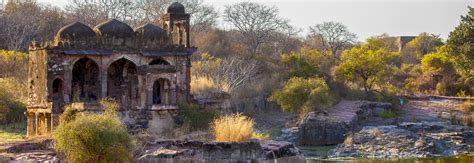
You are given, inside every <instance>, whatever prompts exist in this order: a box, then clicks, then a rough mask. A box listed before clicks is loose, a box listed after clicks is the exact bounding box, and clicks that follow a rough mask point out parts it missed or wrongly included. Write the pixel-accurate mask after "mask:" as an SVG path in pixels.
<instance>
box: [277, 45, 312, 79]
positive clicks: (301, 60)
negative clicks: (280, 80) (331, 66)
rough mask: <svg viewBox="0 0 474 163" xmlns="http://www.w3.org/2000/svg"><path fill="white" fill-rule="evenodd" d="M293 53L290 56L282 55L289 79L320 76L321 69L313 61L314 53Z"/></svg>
mask: <svg viewBox="0 0 474 163" xmlns="http://www.w3.org/2000/svg"><path fill="white" fill-rule="evenodd" d="M303 51H305V50H304V49H302V50H301V52H296V51H293V52H291V53H290V54H283V55H281V61H282V62H283V64H285V65H286V68H287V70H288V74H289V77H290V78H291V77H303V78H309V77H314V76H318V75H319V67H318V65H317V64H316V62H313V61H312V60H311V58H312V57H311V56H312V55H314V54H313V53H304V52H303Z"/></svg>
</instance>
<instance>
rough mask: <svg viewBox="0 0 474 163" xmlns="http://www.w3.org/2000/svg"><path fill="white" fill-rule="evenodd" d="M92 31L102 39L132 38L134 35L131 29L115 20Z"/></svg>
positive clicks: (104, 23)
mask: <svg viewBox="0 0 474 163" xmlns="http://www.w3.org/2000/svg"><path fill="white" fill-rule="evenodd" d="M94 29H95V30H96V31H97V32H99V33H100V34H101V35H102V36H103V37H110V36H114V37H132V36H133V35H134V32H133V29H132V27H130V26H128V25H127V24H125V23H124V22H121V21H118V20H117V19H112V20H109V21H106V22H103V23H100V24H99V25H97V26H95V28H94Z"/></svg>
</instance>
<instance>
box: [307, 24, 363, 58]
mask: <svg viewBox="0 0 474 163" xmlns="http://www.w3.org/2000/svg"><path fill="white" fill-rule="evenodd" d="M309 30H310V33H309V35H308V39H309V41H310V44H311V45H312V46H313V47H315V48H317V49H320V50H321V51H324V52H326V51H329V52H331V54H332V55H336V53H337V52H338V51H339V50H343V49H345V48H348V47H350V46H352V45H353V44H354V43H355V42H356V39H357V36H356V34H354V33H352V32H350V31H349V30H348V29H347V27H346V26H345V25H344V24H342V23H338V22H323V23H321V24H316V25H315V26H312V27H309Z"/></svg>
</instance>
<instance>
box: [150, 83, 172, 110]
mask: <svg viewBox="0 0 474 163" xmlns="http://www.w3.org/2000/svg"><path fill="white" fill-rule="evenodd" d="M170 94H171V90H170V82H169V80H167V79H158V80H156V81H155V82H154V83H153V104H165V105H167V104H170V102H171V100H170V97H171V96H170Z"/></svg>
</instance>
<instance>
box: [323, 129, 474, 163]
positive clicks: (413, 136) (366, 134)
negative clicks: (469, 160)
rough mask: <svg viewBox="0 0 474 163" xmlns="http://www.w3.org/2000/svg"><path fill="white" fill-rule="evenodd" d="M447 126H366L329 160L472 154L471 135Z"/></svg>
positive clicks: (339, 147)
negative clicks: (339, 158)
mask: <svg viewBox="0 0 474 163" xmlns="http://www.w3.org/2000/svg"><path fill="white" fill-rule="evenodd" d="M465 130H466V129H465V128H462V127H459V126H452V125H446V124H430V123H402V124H400V125H399V126H377V127H373V126H366V127H364V128H363V129H362V130H361V131H359V132H357V133H354V134H352V135H350V136H348V137H347V138H346V139H345V141H344V143H343V144H340V145H338V146H337V147H336V149H334V150H333V151H331V152H330V153H329V157H368V158H422V157H431V156H453V155H458V154H467V153H470V152H474V150H473V149H472V147H471V146H470V145H472V144H470V143H469V141H470V140H469V139H472V131H465Z"/></svg>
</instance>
